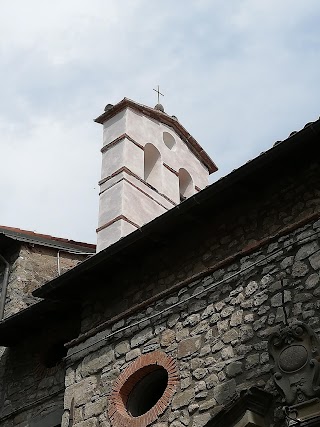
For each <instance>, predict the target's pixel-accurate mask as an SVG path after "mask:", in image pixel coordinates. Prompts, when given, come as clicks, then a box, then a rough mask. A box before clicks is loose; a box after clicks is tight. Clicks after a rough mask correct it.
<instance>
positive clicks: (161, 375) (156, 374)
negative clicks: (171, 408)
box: [125, 365, 168, 417]
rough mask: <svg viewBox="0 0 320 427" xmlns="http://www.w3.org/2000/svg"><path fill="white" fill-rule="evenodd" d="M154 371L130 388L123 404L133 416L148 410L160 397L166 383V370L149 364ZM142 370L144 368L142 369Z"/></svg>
mask: <svg viewBox="0 0 320 427" xmlns="http://www.w3.org/2000/svg"><path fill="white" fill-rule="evenodd" d="M151 367H153V368H154V371H152V372H148V373H147V374H146V375H144V376H143V372H141V375H142V378H141V380H140V381H138V382H137V384H136V385H135V386H134V387H133V389H132V390H131V393H130V394H129V396H128V400H127V402H125V406H126V408H127V411H128V413H129V414H130V415H132V416H133V417H139V416H140V415H143V414H145V413H146V412H148V411H149V410H150V409H151V408H152V407H153V406H154V405H155V404H156V403H157V402H158V401H159V399H160V398H161V397H162V395H163V393H164V391H165V389H166V388H167V385H168V372H167V371H166V370H165V369H164V368H162V367H160V368H159V366H157V365H153V366H152V365H151ZM142 371H144V369H142Z"/></svg>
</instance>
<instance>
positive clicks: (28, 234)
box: [0, 225, 96, 253]
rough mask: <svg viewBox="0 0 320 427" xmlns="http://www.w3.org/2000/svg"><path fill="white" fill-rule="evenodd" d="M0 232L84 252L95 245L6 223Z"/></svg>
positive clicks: (16, 238) (93, 249)
mask: <svg viewBox="0 0 320 427" xmlns="http://www.w3.org/2000/svg"><path fill="white" fill-rule="evenodd" d="M0 234H4V235H6V236H7V237H10V238H13V239H15V240H21V241H28V242H31V243H38V244H42V245H44V246H55V247H56V246H57V247H60V246H61V247H63V248H67V247H68V248H70V249H71V248H75V250H78V251H81V252H84V251H85V250H87V251H88V252H92V253H94V252H95V249H96V245H94V244H92V243H85V242H78V241H75V240H70V239H65V238H62V237H55V236H51V235H49V234H42V233H36V232H34V231H30V230H24V229H21V228H16V227H9V226H6V225H0Z"/></svg>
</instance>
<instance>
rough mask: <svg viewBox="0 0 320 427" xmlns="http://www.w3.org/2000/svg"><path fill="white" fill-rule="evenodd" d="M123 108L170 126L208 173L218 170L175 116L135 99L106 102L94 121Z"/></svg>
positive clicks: (99, 120) (100, 121) (116, 112)
mask: <svg viewBox="0 0 320 427" xmlns="http://www.w3.org/2000/svg"><path fill="white" fill-rule="evenodd" d="M125 108H132V109H133V110H135V111H138V112H140V113H142V114H144V115H145V116H149V117H151V118H152V119H156V120H158V121H159V122H161V123H164V124H165V125H168V126H170V127H171V128H172V129H173V130H174V131H175V132H176V133H177V134H178V135H179V136H180V138H181V139H182V140H183V141H184V142H185V143H186V145H187V146H188V147H189V148H190V149H191V151H192V152H193V153H194V154H195V155H196V156H197V157H198V158H199V159H200V160H201V162H202V163H203V164H204V165H205V166H206V167H207V168H208V170H209V173H213V172H215V171H217V170H218V168H217V166H216V164H215V163H214V162H213V160H212V159H211V158H210V157H209V156H208V154H207V153H206V152H205V151H204V149H203V148H202V147H201V145H200V144H199V143H198V142H197V141H196V140H195V139H194V137H193V136H192V135H190V133H189V132H188V131H187V130H186V129H185V128H184V127H183V126H182V125H181V124H180V123H179V121H178V120H177V118H176V117H174V116H169V115H168V114H167V113H165V112H162V111H161V110H159V109H155V108H151V107H147V106H146V105H142V104H138V103H137V102H135V101H132V100H131V99H128V98H123V100H122V101H120V102H118V104H116V105H114V106H111V105H110V104H108V108H107V109H106V111H105V112H104V113H102V114H101V115H100V116H99V117H97V118H96V119H95V120H94V121H95V122H96V123H101V124H103V123H104V122H105V121H107V120H109V119H110V118H111V117H113V116H115V115H116V114H118V113H119V112H120V111H122V110H124V109H125Z"/></svg>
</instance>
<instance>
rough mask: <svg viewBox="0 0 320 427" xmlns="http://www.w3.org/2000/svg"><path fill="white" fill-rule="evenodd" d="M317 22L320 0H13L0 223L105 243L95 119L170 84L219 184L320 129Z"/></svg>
mask: <svg viewBox="0 0 320 427" xmlns="http://www.w3.org/2000/svg"><path fill="white" fill-rule="evenodd" d="M319 22H320V2H319V1H318V0H305V1H303V2H302V1H301V0H281V1H279V0H175V1H172V0H162V1H161V2H159V1H155V0H77V1H76V0H55V1H51V0H28V1H25V0H1V1H0V93H1V98H0V159H1V162H0V194H1V201H0V224H1V225H7V226H12V227H19V228H23V229H27V230H32V231H35V232H38V233H46V234H51V235H54V236H59V237H66V238H69V239H74V240H78V241H86V242H93V243H95V240H96V234H95V229H96V227H97V218H98V198H99V196H98V189H99V187H98V184H97V183H98V181H99V177H100V163H101V157H100V156H101V153H100V148H101V146H102V127H101V125H99V124H97V123H94V122H93V119H94V118H95V117H97V116H98V115H100V114H101V113H102V112H103V109H104V107H105V105H106V104H108V103H111V104H115V103H117V102H119V101H120V100H121V99H122V98H124V97H127V98H131V99H133V100H135V101H136V102H138V103H141V104H145V105H148V106H151V107H153V106H154V105H155V104H156V102H157V98H156V93H155V92H154V91H153V88H156V87H157V85H158V84H159V85H160V91H161V92H162V93H163V94H164V95H165V96H164V97H163V98H162V99H161V102H162V104H163V105H164V107H165V110H166V112H167V113H168V114H170V115H175V116H177V117H178V119H179V121H180V123H182V125H183V126H184V127H185V128H186V129H187V130H188V131H189V132H190V133H191V134H192V135H193V137H194V138H195V139H196V140H197V141H198V142H199V143H200V144H201V145H202V147H203V148H204V149H205V150H206V151H207V153H208V154H209V155H210V157H211V158H212V159H213V160H214V162H215V163H216V164H217V166H218V167H219V171H218V172H216V173H215V174H213V175H212V177H211V178H210V182H211V183H212V182H214V181H216V180H217V179H219V178H220V177H221V176H225V175H227V174H228V173H230V171H232V170H233V169H235V168H237V167H239V166H241V165H242V164H243V163H245V162H246V161H248V160H249V159H252V158H254V157H256V156H257V155H259V153H260V152H262V151H265V150H267V149H268V148H270V147H271V146H272V145H273V144H274V142H275V141H277V140H284V139H286V138H287V137H288V135H289V134H290V133H291V132H292V131H293V130H299V129H301V128H302V127H303V126H304V125H305V124H306V123H307V122H310V121H314V120H317V119H318V118H319V114H320V106H319V99H320V85H319V76H320V25H319ZM270 173H272V171H270Z"/></svg>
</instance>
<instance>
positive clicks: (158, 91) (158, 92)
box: [153, 85, 164, 104]
mask: <svg viewBox="0 0 320 427" xmlns="http://www.w3.org/2000/svg"><path fill="white" fill-rule="evenodd" d="M153 90H154V91H155V92H157V94H158V104H160V95H161V96H164V94H163V93H161V92H160V90H159V85H158V89H153Z"/></svg>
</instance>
